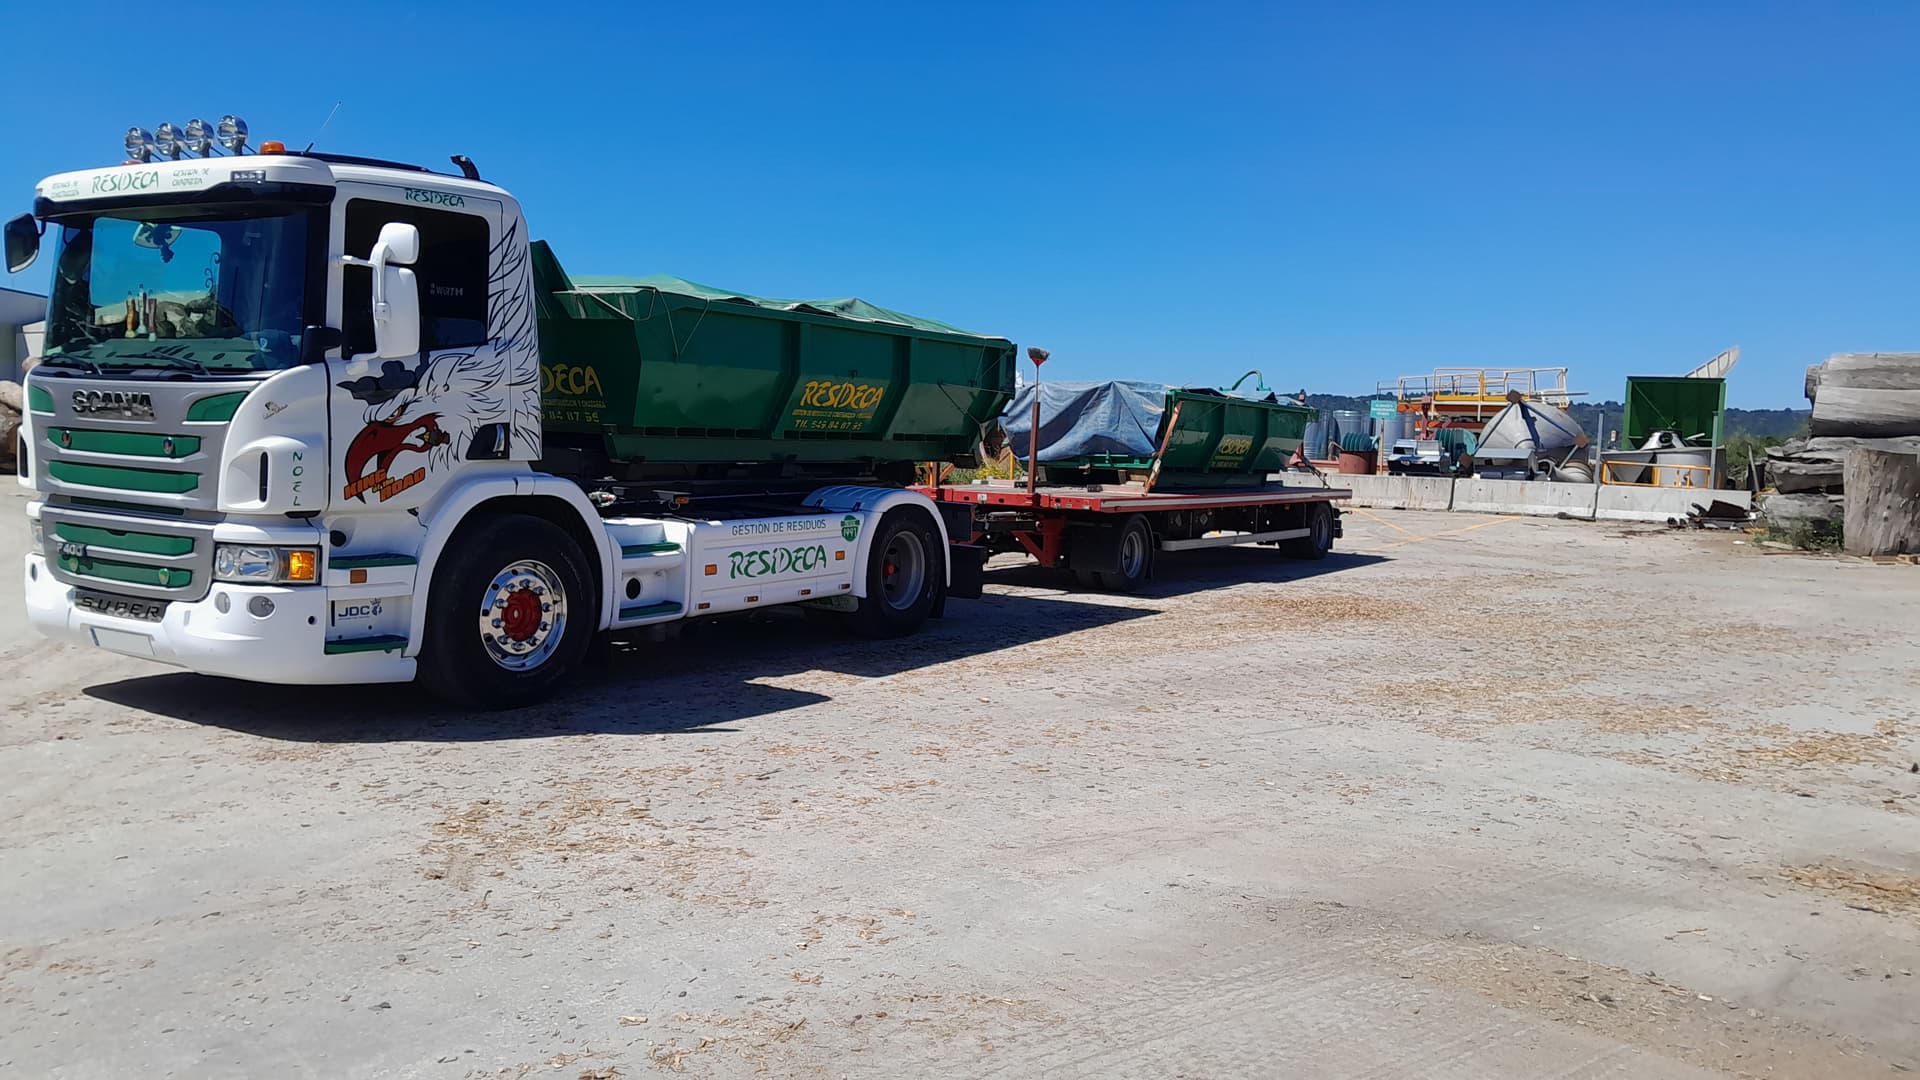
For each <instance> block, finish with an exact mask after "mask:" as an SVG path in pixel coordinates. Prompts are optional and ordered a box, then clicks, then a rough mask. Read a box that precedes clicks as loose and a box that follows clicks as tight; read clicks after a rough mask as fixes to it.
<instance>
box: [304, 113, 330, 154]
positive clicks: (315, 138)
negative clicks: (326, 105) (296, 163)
mask: <svg viewBox="0 0 1920 1080" xmlns="http://www.w3.org/2000/svg"><path fill="white" fill-rule="evenodd" d="M339 111H340V103H339V102H337V101H336V102H334V103H333V108H332V109H331V110H329V111H328V112H327V118H326V119H325V120H324V121H322V122H321V124H320V130H319V131H316V132H314V133H313V141H312V142H310V143H308V144H307V148H306V149H305V150H302V151H300V152H301V153H303V154H305V153H309V152H311V151H312V150H313V148H314V147H315V146H318V145H319V144H320V136H322V135H325V134H326V133H327V125H328V124H331V123H333V114H334V113H337V112H339Z"/></svg>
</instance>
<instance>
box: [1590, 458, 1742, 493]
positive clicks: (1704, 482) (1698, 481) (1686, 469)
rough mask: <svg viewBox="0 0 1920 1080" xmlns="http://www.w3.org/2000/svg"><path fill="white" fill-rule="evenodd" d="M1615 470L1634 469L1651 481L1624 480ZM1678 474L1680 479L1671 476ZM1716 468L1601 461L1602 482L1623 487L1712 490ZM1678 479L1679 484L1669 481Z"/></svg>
mask: <svg viewBox="0 0 1920 1080" xmlns="http://www.w3.org/2000/svg"><path fill="white" fill-rule="evenodd" d="M1615 469H1634V470H1638V471H1640V472H1643V473H1645V474H1646V475H1647V476H1648V477H1650V479H1644V480H1622V479H1620V478H1619V477H1618V476H1615V475H1614V470H1615ZM1674 473H1678V474H1680V475H1679V476H1678V477H1674V476H1672V475H1671V474H1674ZM1662 474H1667V475H1664V476H1663V475H1662ZM1713 474H1714V467H1713V466H1711V465H1660V464H1655V463H1653V462H1647V461H1609V460H1607V459H1604V458H1603V459H1601V461H1600V482H1601V483H1603V484H1618V485H1620V486H1621V487H1678V488H1712V487H1715V486H1717V485H1716V484H1715V483H1714V477H1713ZM1673 479H1678V480H1679V481H1680V482H1679V483H1677V484H1676V483H1671V482H1669V481H1671V480H1673Z"/></svg>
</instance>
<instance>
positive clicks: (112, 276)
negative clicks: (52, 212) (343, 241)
mask: <svg viewBox="0 0 1920 1080" xmlns="http://www.w3.org/2000/svg"><path fill="white" fill-rule="evenodd" d="M126 214H127V216H120V215H118V214H115V213H108V214H101V215H99V216H96V217H91V218H84V219H80V220H68V221H64V222H62V224H61V228H60V241H59V251H58V254H57V255H56V257H55V259H54V272H53V290H52V297H51V303H50V313H49V316H48V321H47V348H46V358H47V360H48V361H49V362H52V363H61V362H63V361H66V362H72V363H75V364H78V365H80V366H85V367H97V368H100V369H102V370H106V369H133V368H186V369H188V370H207V371H217V370H247V371H259V370H272V369H277V368H284V367H290V366H292V365H293V364H296V363H298V362H299V360H300V345H301V334H302V331H303V330H304V329H305V327H306V326H307V325H309V324H310V323H314V322H319V321H320V320H319V319H318V318H309V315H310V314H311V312H310V310H309V305H310V304H311V303H313V301H312V300H311V299H310V296H309V294H310V292H311V291H312V290H310V289H309V269H310V262H309V258H308V251H309V247H310V246H311V247H313V248H314V250H315V251H316V252H317V251H318V245H317V243H316V242H315V238H314V237H313V236H312V227H313V223H314V221H315V215H314V214H313V213H312V212H311V211H307V210H299V211H289V212H285V213H274V212H267V213H260V212H257V211H256V212H252V213H245V214H242V213H236V212H234V211H233V210H232V209H231V208H218V207H191V208H175V209H173V210H170V211H156V210H154V209H152V208H141V209H139V210H128V211H127V212H126ZM136 214H137V215H141V216H134V215H136ZM155 215H158V216H155ZM312 276H313V278H314V279H315V280H316V281H317V279H318V277H319V275H317V274H314V275H312Z"/></svg>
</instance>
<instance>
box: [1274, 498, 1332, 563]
mask: <svg viewBox="0 0 1920 1080" xmlns="http://www.w3.org/2000/svg"><path fill="white" fill-rule="evenodd" d="M1306 517H1307V521H1306V529H1307V535H1305V536H1303V537H1301V538H1300V539H1298V540H1287V541H1284V542H1283V544H1282V545H1281V548H1280V551H1281V553H1282V554H1284V555H1286V556H1287V557H1289V558H1294V559H1324V558H1326V557H1327V552H1329V551H1332V550H1333V507H1331V506H1329V505H1327V504H1326V503H1314V504H1313V505H1311V506H1309V507H1307V514H1306Z"/></svg>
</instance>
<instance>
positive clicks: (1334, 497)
mask: <svg viewBox="0 0 1920 1080" xmlns="http://www.w3.org/2000/svg"><path fill="white" fill-rule="evenodd" d="M918 490H919V491H921V492H923V493H925V494H926V495H927V496H928V497H930V498H932V499H933V500H934V501H935V502H947V503H966V504H970V505H973V506H998V507H1020V508H1029V509H1041V510H1077V511H1083V512H1088V513H1095V514H1131V513H1141V512H1149V511H1154V510H1209V509H1225V508H1228V507H1239V506H1275V505H1278V504H1281V503H1302V502H1336V501H1338V500H1341V499H1350V498H1352V497H1353V492H1352V491H1350V490H1348V489H1347V488H1334V487H1323V488H1309V487H1290V486H1286V485H1281V484H1268V485H1263V486H1262V487H1258V488H1234V489H1231V490H1224V491H1223V490H1218V489H1213V490H1206V491H1150V490H1148V489H1147V488H1146V486H1145V485H1144V484H1140V483H1125V484H1043V485H1041V486H1039V487H1038V488H1036V489H1035V490H1034V491H1033V492H1032V493H1031V494H1029V493H1028V491H1027V489H1026V487H1025V485H1022V484H1018V483H1015V482H1013V481H1009V480H990V481H987V482H986V483H975V484H941V485H938V486H927V487H922V488H919V489H918Z"/></svg>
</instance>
